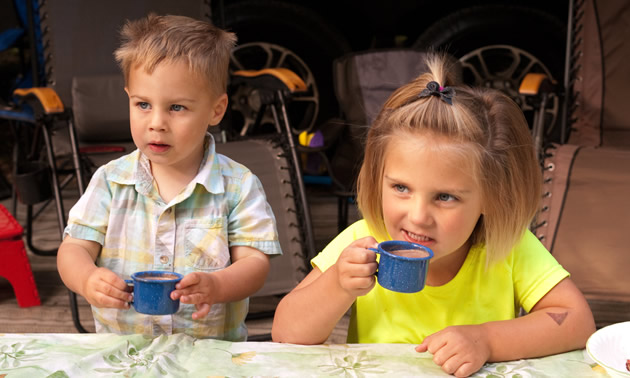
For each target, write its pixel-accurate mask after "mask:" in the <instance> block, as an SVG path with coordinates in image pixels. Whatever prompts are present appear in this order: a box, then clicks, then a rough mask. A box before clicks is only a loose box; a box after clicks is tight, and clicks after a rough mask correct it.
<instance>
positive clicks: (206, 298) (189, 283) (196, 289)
mask: <svg viewBox="0 0 630 378" xmlns="http://www.w3.org/2000/svg"><path fill="white" fill-rule="evenodd" d="M215 289H216V287H215V283H214V279H213V277H212V274H211V273H201V272H193V273H190V274H187V275H185V276H184V278H182V280H181V281H179V282H178V283H177V285H176V286H175V290H173V292H172V293H171V299H172V300H177V299H179V300H180V301H181V302H182V303H188V304H194V305H195V307H196V308H197V312H194V313H193V314H192V318H193V319H201V318H203V317H205V316H206V315H208V313H209V312H210V307H212V305H213V304H214V299H213V298H214V295H213V294H214V293H215Z"/></svg>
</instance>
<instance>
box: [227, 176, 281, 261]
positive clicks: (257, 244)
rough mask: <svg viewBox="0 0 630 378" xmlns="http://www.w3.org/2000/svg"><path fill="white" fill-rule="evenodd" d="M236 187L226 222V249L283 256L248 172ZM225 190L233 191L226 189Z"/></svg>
mask: <svg viewBox="0 0 630 378" xmlns="http://www.w3.org/2000/svg"><path fill="white" fill-rule="evenodd" d="M232 179H235V178H232ZM239 184H240V185H239V188H238V191H239V196H237V201H236V203H235V205H234V207H233V208H232V209H231V211H230V214H229V219H228V223H229V224H228V239H229V245H230V246H237V245H241V246H248V247H252V248H256V249H258V250H260V251H261V252H263V253H265V254H267V255H280V254H282V249H281V247H280V242H279V240H278V231H277V226H276V218H275V216H274V214H273V211H272V209H271V205H269V203H268V202H267V197H266V196H265V192H264V190H263V187H262V184H261V183H260V180H259V179H258V177H256V176H255V175H254V174H253V173H251V172H250V171H247V172H246V173H245V174H243V176H242V177H241V179H240V182H239ZM227 189H228V190H232V188H230V187H229V185H228V188H227Z"/></svg>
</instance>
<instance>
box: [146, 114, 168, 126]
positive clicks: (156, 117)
mask: <svg viewBox="0 0 630 378" xmlns="http://www.w3.org/2000/svg"><path fill="white" fill-rule="evenodd" d="M166 118H167V114H164V112H160V111H153V112H151V122H150V123H149V130H151V131H165V130H166V127H167V121H166Z"/></svg>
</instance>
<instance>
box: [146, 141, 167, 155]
mask: <svg viewBox="0 0 630 378" xmlns="http://www.w3.org/2000/svg"><path fill="white" fill-rule="evenodd" d="M169 148H171V146H170V145H168V144H165V143H156V142H151V143H149V149H150V150H151V151H153V152H157V153H160V152H166V151H167V150H168V149H169Z"/></svg>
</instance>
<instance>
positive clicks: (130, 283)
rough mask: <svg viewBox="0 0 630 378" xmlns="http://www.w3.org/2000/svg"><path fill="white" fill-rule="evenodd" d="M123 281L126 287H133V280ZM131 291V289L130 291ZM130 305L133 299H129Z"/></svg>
mask: <svg viewBox="0 0 630 378" xmlns="http://www.w3.org/2000/svg"><path fill="white" fill-rule="evenodd" d="M125 283H126V284H127V287H130V288H132V289H133V280H125ZM131 292H132V293H133V290H132V291H131ZM128 303H129V304H130V305H133V299H132V300H131V302H128Z"/></svg>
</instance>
